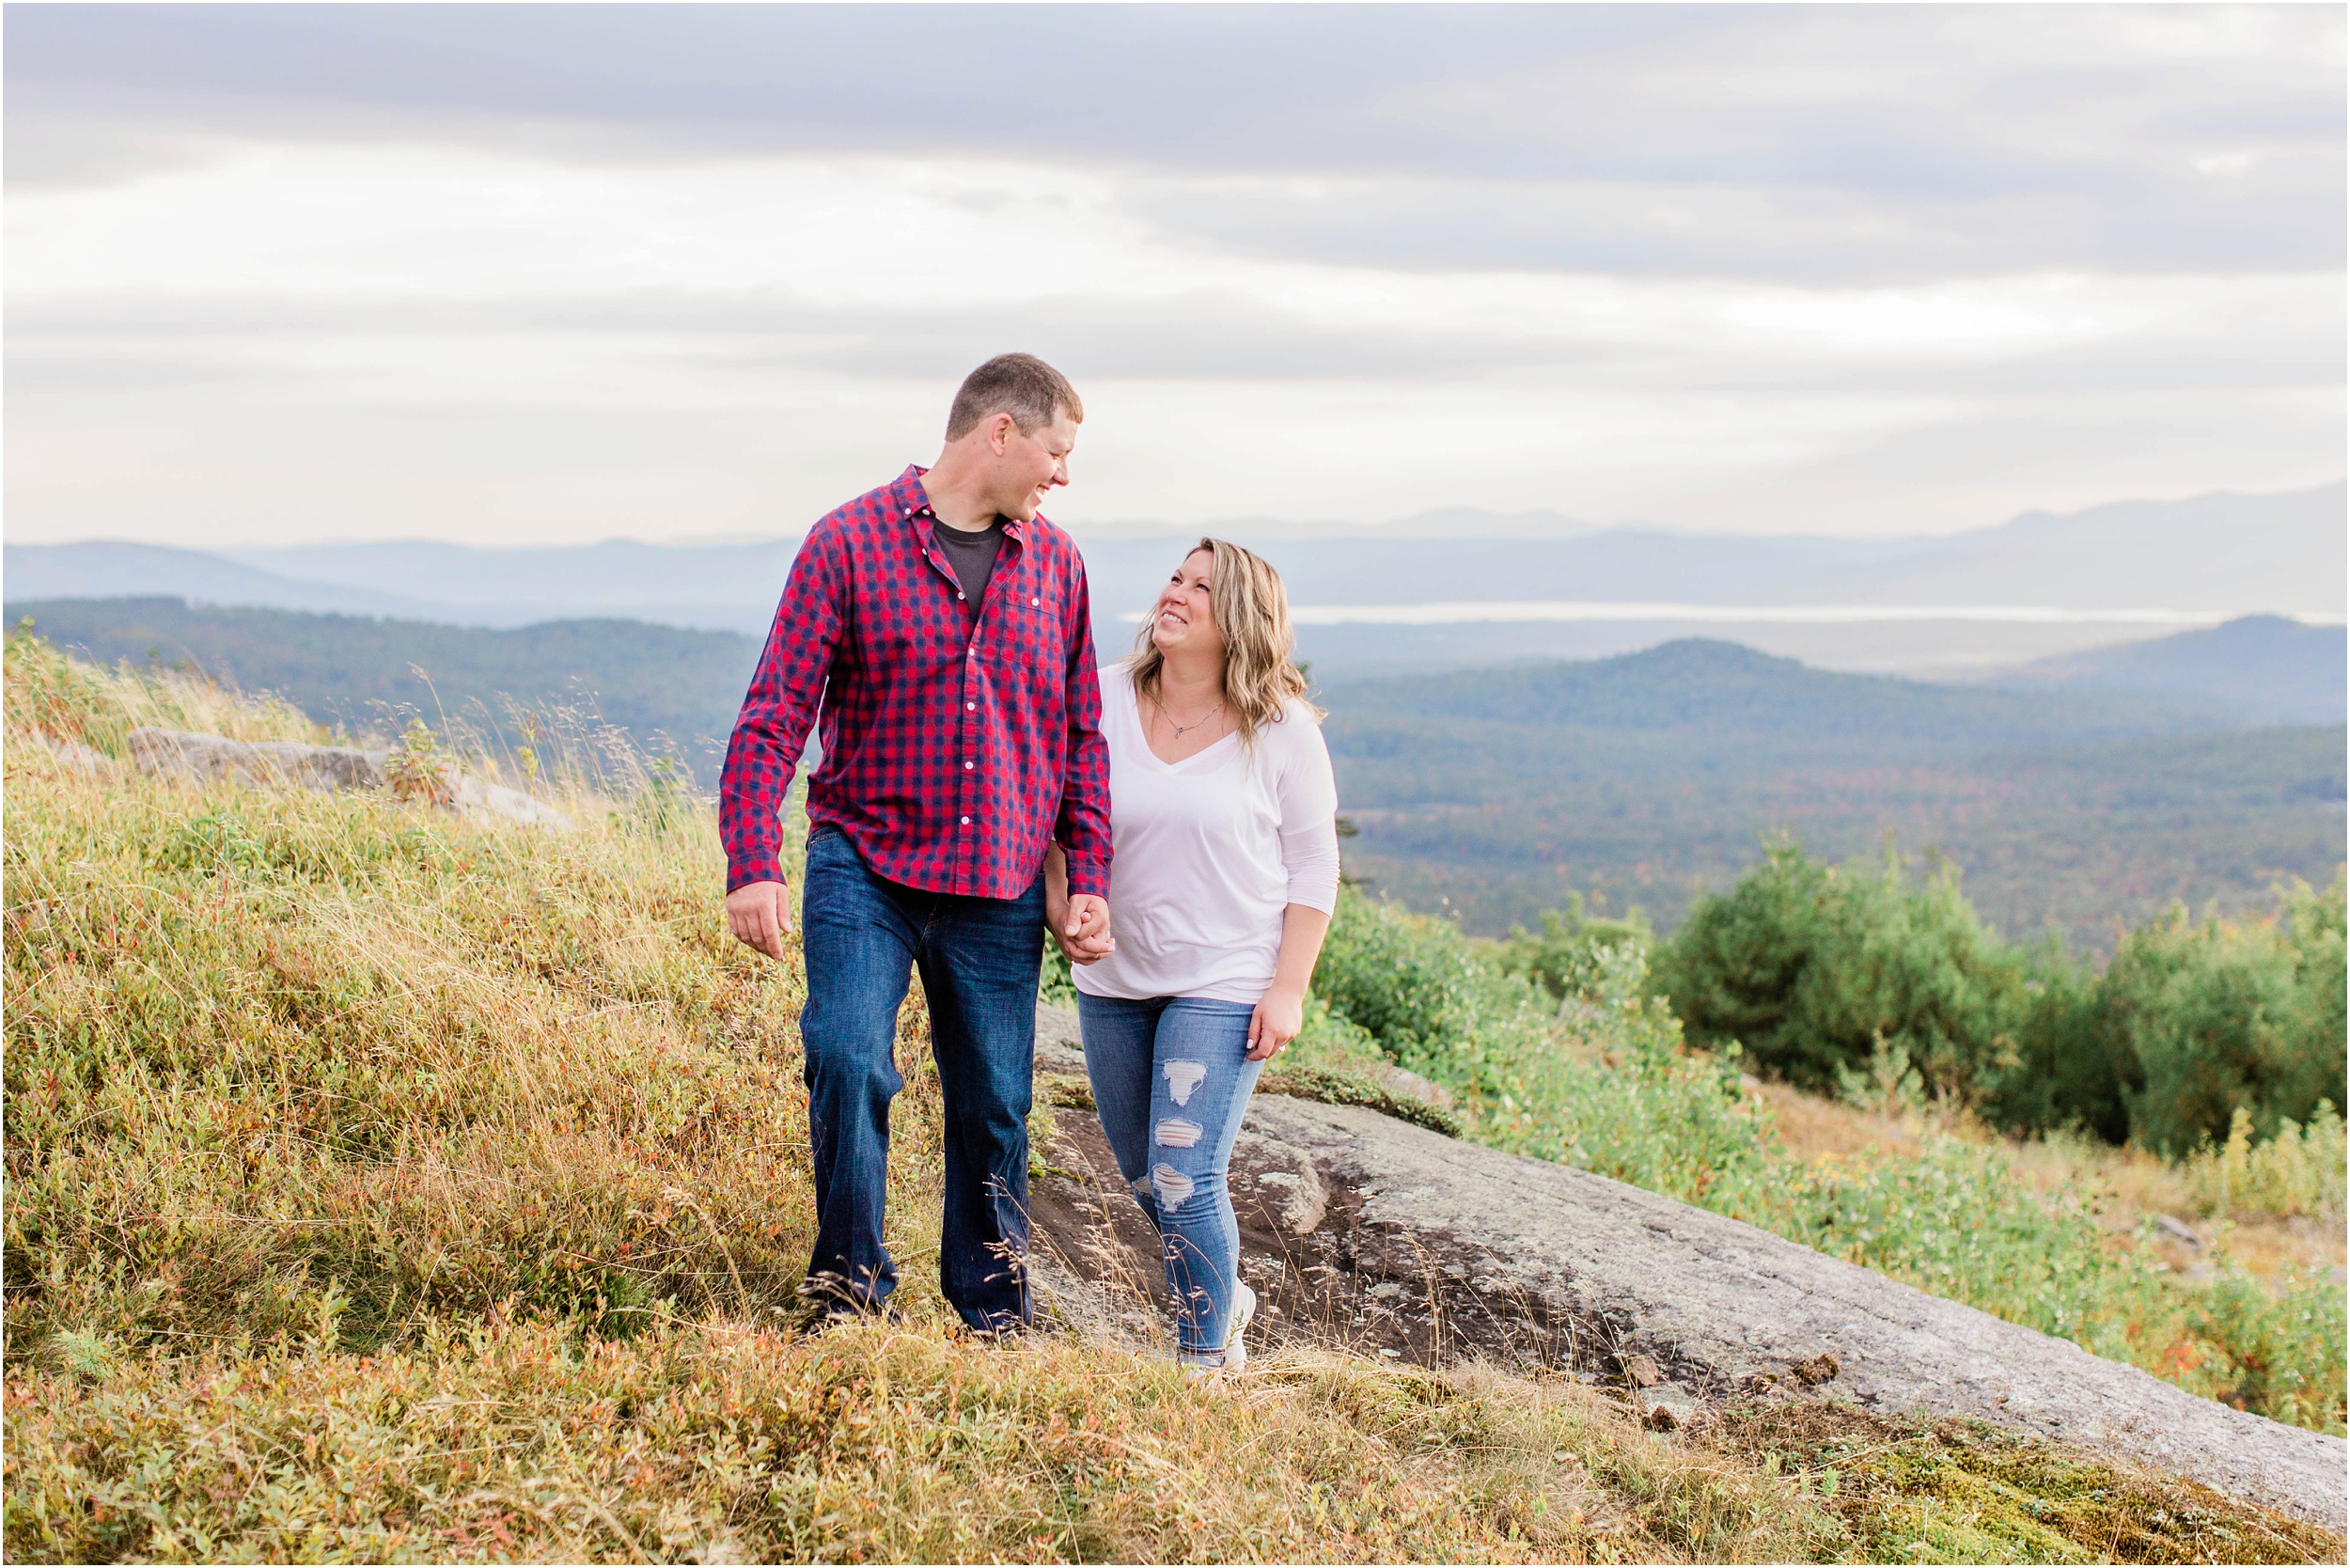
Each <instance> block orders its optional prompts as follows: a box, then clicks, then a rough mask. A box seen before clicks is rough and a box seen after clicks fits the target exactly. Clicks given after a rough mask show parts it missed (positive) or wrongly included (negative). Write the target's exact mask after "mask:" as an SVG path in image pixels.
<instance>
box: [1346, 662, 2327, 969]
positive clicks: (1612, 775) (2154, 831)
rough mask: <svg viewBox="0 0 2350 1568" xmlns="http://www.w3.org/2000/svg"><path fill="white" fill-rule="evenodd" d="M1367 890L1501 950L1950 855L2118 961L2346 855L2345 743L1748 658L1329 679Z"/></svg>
mask: <svg viewBox="0 0 2350 1568" xmlns="http://www.w3.org/2000/svg"><path fill="white" fill-rule="evenodd" d="M1325 700H1326V701H1327V703H1328V705H1329V707H1330V711H1331V712H1330V718H1329V722H1328V727H1327V728H1328V733H1329V736H1330V744H1331V750H1332V752H1333V754H1334V756H1335V757H1336V758H1337V759H1338V765H1339V776H1340V788H1341V792H1342V793H1343V794H1344V795H1345V798H1346V801H1347V805H1348V808H1349V810H1350V813H1351V814H1352V816H1353V819H1354V821H1355V823H1357V824H1358V825H1359V826H1360V828H1361V829H1362V833H1361V837H1360V838H1359V839H1355V841H1354V842H1353V843H1352V844H1351V845H1350V851H1351V853H1350V855H1349V864H1350V868H1351V869H1352V870H1354V871H1355V874H1357V875H1359V876H1363V877H1365V878H1368V879H1370V880H1371V881H1372V882H1373V883H1374V884H1375V885H1377V886H1380V887H1382V888H1384V889H1386V890H1387V891H1389V892H1392V893H1394V894H1396V895H1397V896H1398V897H1401V898H1402V899H1404V900H1405V901H1406V902H1410V903H1412V904H1414V905H1416V906H1418V907H1420V908H1437V907H1444V908H1449V909H1450V910H1451V911H1452V912H1453V913H1455V914H1457V915H1458V916H1459V917H1461V918H1462V920H1463V921H1464V923H1465V924H1466V925H1467V926H1468V927H1469V929H1471V930H1474V931H1481V932H1486V933H1494V934H1498V933H1500V932H1502V931H1503V930H1505V929H1507V928H1508V927H1509V926H1510V925H1512V924H1513V923H1528V924H1530V923H1532V922H1533V921H1534V919H1535V918H1536V917H1537V916H1538V915H1539V913H1540V912H1541V911H1543V910H1544V909H1555V908H1559V907H1561V906H1562V905H1563V904H1564V903H1565V902H1566V900H1567V896H1568V894H1569V893H1570V892H1573V891H1578V890H1580V891H1583V892H1586V893H1588V894H1594V895H1596V896H1597V900H1598V902H1600V904H1601V905H1602V906H1604V907H1609V908H1614V909H1618V910H1621V909H1622V908H1624V907H1626V906H1627V905H1631V904H1637V905H1640V906H1641V907H1642V908H1644V909H1645V910H1646V911H1647V912H1648V913H1649V915H1650V916H1651V917H1653V919H1654V920H1656V921H1657V923H1658V924H1660V925H1661V926H1664V927H1666V928H1670V927H1672V926H1673V925H1675V924H1677V923H1678V921H1679V920H1680V918H1681V916H1682V914H1683V912H1684V910H1686V909H1687V908H1688V906H1689V904H1690V902H1691V900H1692V899H1693V898H1695V897H1696V896H1698V895H1699V894H1700V892H1701V891H1703V890H1705V889H1709V888H1710V889H1716V890H1718V889H1720V888H1723V887H1726V886H1729V884H1730V882H1731V880H1733V879H1734V878H1735V877H1736V875H1737V874H1738V872H1739V871H1740V870H1742V869H1744V868H1745V867H1747V866H1750V865H1752V864H1754V863H1755V862H1757V861H1758V860H1760V859H1761V857H1762V845H1763V839H1765V838H1766V837H1767V836H1769V835H1771V834H1773V833H1776V832H1778V831H1781V830H1787V831H1792V832H1794V833H1795V834H1797V835H1799V836H1800V837H1801V838H1802V839H1803V840H1804V842H1805V843H1806V844H1807V845H1809V846H1810V848H1811V849H1812V850H1813V851H1815V852H1817V853H1820V854H1823V855H1827V856H1829V857H1830V858H1837V859H1841V858H1843V857H1845V856H1848V855H1855V854H1858V853H1861V852H1864V851H1869V850H1873V849H1876V848H1878V847H1879V846H1881V845H1882V843H1883V842H1884V840H1885V839H1886V837H1887V835H1888V834H1890V835H1891V836H1892V837H1893V839H1894V840H1895V841H1896V842H1897V843H1898V844H1899V845H1900V846H1901V847H1903V848H1904V849H1905V850H1906V851H1908V852H1910V853H1912V854H1913V855H1922V854H1927V853H1931V852H1939V853H1941V854H1942V855H1947V856H1948V857H1950V858H1951V859H1952V860H1955V861H1956V862H1957V863H1958V864H1959V865H1960V866H1961V867H1962V868H1964V870H1966V887H1967V890H1968V892H1969V894H1970V895H1971V896H1972V897H1973V899H1974V900H1975V902H1976V903H1977V904H1978V906H1980V907H1981V908H1982V910H1983V912H1984V913H1985V915H1986V916H1987V917H1989V918H1990V919H1991V920H1992V921H1993V922H1994V923H1995V924H1996V925H1998V926H1999V927H2001V928H2002V929H2004V930H2006V931H2008V932H2010V933H2022V934H2030V933H2036V932H2038V931H2040V930H2041V929H2043V928H2044V927H2046V926H2049V925H2054V926H2055V927H2057V928H2059V929H2060V930H2061V931H2062V932H2064V933H2066V934H2067V935H2068V936H2069V937H2070V938H2071V939H2072V940H2074V941H2076V942H2077V943H2079V944H2081V945H2083V946H2087V947H2090V948H2093V949H2105V948H2109V947H2110V945H2111V943H2112V941H2113V939H2114V936H2115V933H2117V931H2118V930H2119V929H2120V928H2121V927H2122V926H2123V925H2127V924H2134V923H2136V922H2138V921H2140V920H2143V919H2146V918H2149V917H2152V916H2154V914H2156V913H2158V912H2159V911H2160V910H2161V909H2163V908H2164V907H2165V906H2166V905H2167V904H2169V903H2170V902H2171V901H2172V900H2174V899H2177V900H2184V901H2185V902H2188V903H2189V904H2191V905H2194V906H2196V907H2199V908H2200V907H2201V905H2202V904H2203V903H2205V902H2207V901H2210V900H2213V899H2217V900H2219V901H2220V902H2221V903H2222V905H2223V906H2224V907H2227V908H2230V909H2244V908H2250V907H2255V906H2264V904H2265V902H2266V901H2267V899H2268V895H2269V889H2270V887H2271V886H2272V884H2274V883H2275V882H2276V881H2277V880H2278V879H2279V877H2282V876H2298V877H2301V878H2302V879H2304V880H2306V881H2309V882H2312V883H2319V884H2322V883H2324V882H2326V881H2327V880H2329V879H2330V878H2331V876H2332V875H2333V871H2334V868H2335V867H2336V866H2338V865H2339V864H2341V862H2342V855H2343V833H2342V801H2343V796H2344V789H2343V784H2344V777H2343V766H2342V747H2343V732H2342V728H2341V727H2340V726H2338V725H2337V726H2330V727H2292V728H2265V729H2239V728H2233V726H2234V725H2236V724H2240V723H2242V722H2245V721H2244V720H2243V719H2242V718H2241V717H2240V716H2239V713H2238V711H2237V710H2234V709H2232V708H2231V707H2230V706H2229V705H2227V704H2225V703H2223V702H2220V701H2218V700H2217V699H2213V698H2172V697H2164V696H2160V695H2156V694H2151V693H2142V692H2101V691H2069V690H2068V691H2032V692H2026V691H2000V690H1992V689H1987V688H1981V687H1957V686H1942V685H1933V684H1927V683H1924V682H1908V681H1896V680H1890V679H1887V678H1884V677H1879V676H1865V675H1841V674H1834V673H1830V672H1827V671H1822V670H1815V669H1810V668H1807V667H1805V666H1801V665H1798V664H1796V663H1794V661H1792V660H1786V659H1775V658H1771V657H1768V656H1766V655H1763V654H1759V653H1756V652H1754V651H1751V650H1747V649H1743V648H1739V647H1736V646H1735V645H1732V644H1726V643H1707V642H1697V641H1690V642H1681V643H1670V644H1667V645H1666V646H1664V647H1662V648H1658V649H1653V650H1651V651H1648V652H1645V653H1637V654H1630V655H1626V656H1624V657H1622V658H1617V659H1606V660H1596V661H1591V662H1588V663H1575V664H1553V665H1530V666H1516V667H1505V668H1502V669H1496V670H1478V671H1464V672H1460V673H1457V674H1447V675H1441V676H1432V677H1425V678H1419V679H1414V680H1407V681H1387V682H1350V683H1346V684H1334V685H1333V687H1332V688H1331V690H1330V691H1329V693H1328V694H1327V697H1326V698H1325Z"/></svg>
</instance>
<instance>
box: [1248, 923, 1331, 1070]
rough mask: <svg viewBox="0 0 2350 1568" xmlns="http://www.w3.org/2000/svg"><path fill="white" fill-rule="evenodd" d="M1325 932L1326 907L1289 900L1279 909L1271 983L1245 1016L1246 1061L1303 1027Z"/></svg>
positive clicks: (1287, 1040) (1276, 1046) (1272, 1050)
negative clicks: (1276, 954) (1277, 953)
mask: <svg viewBox="0 0 2350 1568" xmlns="http://www.w3.org/2000/svg"><path fill="white" fill-rule="evenodd" d="M1329 934H1330V916H1329V913H1328V912H1327V911H1326V910H1321V909H1316V908H1315V907H1314V906H1313V905H1312V904H1309V903H1293V904H1291V905H1290V906H1289V907H1288V908H1287V909H1284V910H1282V911H1281V956H1280V959H1279V961H1278V962H1277V964H1275V965H1274V968H1273V984H1272V985H1271V987H1269V988H1268V989H1267V990H1266V992H1265V994H1264V996H1262V997H1261V999H1260V1000H1259V1001H1258V1003H1257V1011H1256V1012H1255V1013H1254V1014H1253V1015H1252V1016H1251V1017H1250V1018H1249V1020H1248V1059H1249V1060H1250V1061H1262V1060H1264V1059H1265V1058H1267V1057H1270V1056H1273V1055H1274V1054H1276V1053H1277V1052H1278V1051H1279V1050H1281V1048H1282V1047H1283V1046H1285V1045H1287V1044H1288V1043H1290V1042H1291V1041H1293V1040H1295V1039H1296V1038H1297V1031H1298V1030H1300V1029H1302V1028H1304V1027H1306V987H1307V985H1308V984H1309V983H1310V982H1311V981H1312V980H1313V978H1314V960H1316V959H1318V958H1320V957H1321V956H1322V941H1323V938H1324V937H1325V936H1327V935H1329Z"/></svg>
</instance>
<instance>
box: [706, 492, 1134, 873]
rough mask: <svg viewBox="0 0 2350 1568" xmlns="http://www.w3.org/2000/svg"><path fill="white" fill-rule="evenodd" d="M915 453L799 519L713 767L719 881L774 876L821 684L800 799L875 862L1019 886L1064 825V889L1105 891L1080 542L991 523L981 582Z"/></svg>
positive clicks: (1102, 809)
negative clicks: (941, 530) (947, 533)
mask: <svg viewBox="0 0 2350 1568" xmlns="http://www.w3.org/2000/svg"><path fill="white" fill-rule="evenodd" d="M922 474H923V470H922V469H921V468H919V467H913V468H908V469H907V470H906V471H905V472H904V473H903V474H901V475H900V476H899V477H898V478H897V479H896V480H895V481H894V482H892V483H890V484H886V485H884V486H883V487H882V488H881V489H879V490H876V491H873V492H871V493H870V494H865V495H860V496H858V497H857V498H856V499H855V500H854V501H851V502H850V503H849V504H848V505H847V506H845V507H842V508H840V509H839V510H836V511H834V512H832V513H831V514H829V515H828V516H826V517H825V518H824V519H823V521H822V522H820V523H818V524H817V525H816V526H815V527H814V528H813V529H811V530H810V531H809V533H808V536H807V541H806V542H805V543H803V544H802V545H801V546H800V553H799V556H798V557H797V558H796V559H794V560H793V561H792V563H791V577H790V579H789V580H788V581H787V582H786V583H785V584H784V589H783V602H782V603H781V604H779V605H777V606H776V624H775V629H774V630H773V631H772V632H770V633H769V634H768V637H767V649H766V651H765V652H764V653H762V654H761V655H760V661H759V672H758V673H757V674H756V675H754V676H752V677H751V688H750V691H749V693H748V694H747V695H745V696H744V698H743V712H742V715H741V716H740V717H738V718H737V719H736V720H735V721H734V737H733V739H732V740H731V741H730V742H729V743H728V745H727V760H726V767H725V770H724V771H723V772H722V773H721V774H720V776H719V781H718V834H719V837H720V839H723V840H724V841H725V844H726V851H727V890H728V891H729V892H732V891H733V890H734V889H735V888H737V887H741V886H744V885H745V884H748V883H753V882H780V881H782V880H783V871H782V867H781V865H780V855H779V851H780V849H781V845H782V839H783V827H782V823H781V822H780V821H779V820H778V815H777V813H778V811H779V810H780V808H781V807H782V805H783V799H784V795H785V793H786V792H787V791H789V790H790V789H791V774H792V769H793V767H794V766H795V764H796V761H797V759H798V758H799V755H800V750H801V747H802V745H804V744H805V743H806V742H807V731H808V726H809V724H810V723H811V721H814V720H815V719H816V716H817V711H818V704H819V701H820V699H821V701H822V705H823V723H822V728H821V729H820V730H819V734H820V736H821V738H822V740H823V760H822V761H821V762H820V763H819V764H818V767H817V770H816V773H815V776H813V777H811V778H810V779H809V780H808V788H807V815H808V820H809V821H810V822H812V823H832V824H833V825H835V826H837V827H838V828H839V829H840V830H841V832H843V833H845V834H847V835H848V838H849V841H850V842H851V843H853V844H854V845H855V846H856V848H857V851H858V853H859V854H861V855H864V857H865V863H866V864H867V865H868V866H870V867H871V868H872V870H873V871H874V873H875V874H876V875H879V876H882V877H885V878H887V879H888V880H889V881H891V882H897V883H902V884H904V885H905V886H909V887H919V888H924V889H926V890H929V891H932V892H939V893H962V894H971V895H976V896H978V897H980V898H990V899H1010V898H1017V897H1019V896H1020V895H1021V894H1023V893H1026V891H1027V890H1028V887H1029V886H1030V885H1031V884H1032V883H1034V882H1035V881H1036V877H1037V872H1038V871H1039V870H1041V869H1042V866H1043V864H1044V853H1045V850H1046V848H1047V847H1048V846H1049V845H1050V844H1051V843H1052V842H1053V841H1055V840H1058V842H1059V844H1060V846H1061V849H1062V851H1063V853H1064V854H1065V855H1067V856H1068V859H1069V889H1070V891H1071V892H1073V893H1098V894H1102V895H1104V896H1106V895H1107V894H1108V891H1109V862H1110V831H1109V815H1110V795H1109V753H1108V750H1107V748H1106V747H1105V745H1104V744H1103V741H1102V730H1101V719H1102V693H1101V686H1100V683H1099V682H1098V680H1097V679H1096V677H1095V674H1094V667H1093V634H1092V630H1091V627H1090V624H1089V616H1090V608H1089V604H1088V603H1087V598H1086V572H1085V562H1084V561H1083V560H1082V559H1080V558H1079V557H1078V555H1077V548H1076V545H1075V544H1074V543H1073V542H1072V541H1071V540H1070V538H1069V536H1068V535H1067V534H1065V533H1063V532H1061V531H1060V529H1058V528H1057V527H1055V526H1054V525H1052V524H1050V523H1048V522H1046V521H1045V520H1044V519H1043V518H1042V517H1040V518H1038V519H1036V520H1035V521H1034V522H1032V523H1026V524H1022V523H1017V522H1013V521H1012V520H1011V519H1009V518H1007V519H1006V520H1005V523H1004V544H1003V553H1002V554H1001V555H1000V556H998V557H996V561H995V575H994V577H992V578H991V579H990V580H989V583H988V587H987V591H986V593H984V594H983V595H981V602H980V603H979V604H977V605H973V604H966V603H964V596H963V588H962V587H961V585H960V584H958V583H957V582H956V581H955V574H954V572H952V571H950V570H949V569H948V564H947V559H946V557H945V556H944V555H943V554H942V553H941V552H940V551H939V549H938V547H937V545H935V544H934V543H932V537H931V530H932V527H933V526H944V525H943V524H938V523H937V522H936V520H935V519H934V518H933V516H932V512H931V510H930V496H929V495H928V494H926V493H925V492H924V491H923V489H922V484H921V477H922Z"/></svg>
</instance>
